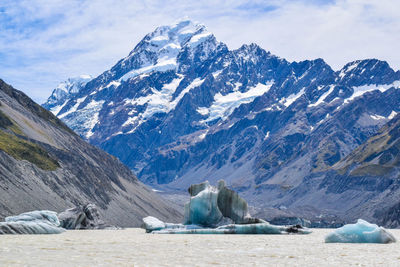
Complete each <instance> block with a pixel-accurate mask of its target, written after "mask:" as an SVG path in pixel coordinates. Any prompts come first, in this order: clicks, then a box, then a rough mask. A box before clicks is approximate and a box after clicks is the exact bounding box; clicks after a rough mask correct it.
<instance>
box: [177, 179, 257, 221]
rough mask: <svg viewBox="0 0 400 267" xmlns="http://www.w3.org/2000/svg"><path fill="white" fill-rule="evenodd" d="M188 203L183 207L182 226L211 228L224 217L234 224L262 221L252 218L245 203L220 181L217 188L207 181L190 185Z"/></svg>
mask: <svg viewBox="0 0 400 267" xmlns="http://www.w3.org/2000/svg"><path fill="white" fill-rule="evenodd" d="M188 191H189V193H190V195H191V198H190V201H189V202H188V203H187V204H186V205H185V221H184V224H196V225H201V226H205V227H213V226H216V225H218V224H219V223H220V221H221V220H222V219H223V218H224V217H226V218H229V219H231V220H232V221H233V222H234V223H235V224H252V223H259V222H262V220H259V219H256V218H252V217H251V216H250V214H249V211H248V207H247V202H246V201H245V200H244V199H243V198H241V197H240V196H239V194H237V193H236V192H235V191H233V190H230V189H228V188H227V187H226V186H225V182H224V181H223V180H220V181H219V182H218V187H217V188H216V187H213V186H211V185H210V183H209V182H208V181H205V182H203V183H201V184H195V185H191V186H190V188H189V190H188Z"/></svg>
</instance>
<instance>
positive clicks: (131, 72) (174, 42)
mask: <svg viewBox="0 0 400 267" xmlns="http://www.w3.org/2000/svg"><path fill="white" fill-rule="evenodd" d="M204 42H211V43H212V44H213V45H212V46H211V47H210V48H208V49H215V46H216V44H217V41H216V39H215V37H214V35H213V34H212V33H211V32H209V31H208V30H207V28H206V27H205V26H204V25H203V24H200V23H195V22H193V21H191V20H189V19H186V18H185V19H183V20H180V21H178V22H176V23H174V24H172V25H167V26H160V27H157V28H156V29H155V30H154V31H153V32H151V33H149V34H147V35H146V36H145V37H144V38H143V39H142V41H140V42H139V43H138V45H137V46H136V47H135V48H134V49H133V50H132V51H131V52H130V53H129V55H128V56H127V57H126V58H124V59H123V60H122V61H121V62H119V64H117V65H116V66H114V68H113V69H114V70H115V71H116V73H118V72H119V70H122V71H123V72H124V73H123V75H122V76H121V77H120V78H119V80H120V81H126V80H128V79H130V78H133V77H136V76H138V75H140V74H144V73H150V72H153V71H168V70H176V69H177V68H178V65H179V63H178V55H179V53H181V52H182V50H185V49H188V50H194V49H196V47H197V46H199V45H200V44H202V43H204ZM205 54H208V52H207V51H205ZM121 74H122V73H121Z"/></svg>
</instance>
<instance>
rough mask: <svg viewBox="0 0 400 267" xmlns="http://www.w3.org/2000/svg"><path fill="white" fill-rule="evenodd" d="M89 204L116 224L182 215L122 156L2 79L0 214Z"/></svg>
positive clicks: (0, 82) (175, 218) (0, 81)
mask: <svg viewBox="0 0 400 267" xmlns="http://www.w3.org/2000/svg"><path fill="white" fill-rule="evenodd" d="M87 203H95V204H96V205H97V206H98V208H99V213H100V215H101V216H102V218H104V220H105V221H106V222H107V223H109V224H113V225H117V226H139V225H140V223H141V219H142V218H143V216H146V215H154V216H160V217H163V218H165V219H170V220H173V221H178V220H180V218H181V213H180V212H178V211H177V210H176V209H175V208H174V206H171V204H169V203H168V202H166V201H165V200H163V199H161V198H160V197H159V196H157V195H156V194H155V193H153V192H152V191H151V190H149V189H148V188H147V187H146V186H144V185H143V184H142V183H141V182H139V181H138V179H137V178H136V177H135V176H134V175H133V174H132V172H131V171H130V169H129V168H127V167H126V166H124V165H123V164H122V163H121V162H120V161H119V160H117V159H116V158H115V157H113V156H111V155H109V154H107V153H105V152H103V151H102V150H100V149H98V148H96V147H94V146H92V145H90V144H88V143H87V142H85V141H84V140H82V139H81V138H80V137H79V136H78V135H77V134H75V133H74V132H73V131H72V130H70V129H69V128H68V127H67V126H66V125H65V124H64V123H63V122H61V121H60V120H59V119H57V118H56V117H55V116H54V115H53V114H51V113H50V112H49V111H47V110H45V109H44V108H42V107H41V106H39V105H38V104H36V103H34V102H33V101H32V100H31V99H30V98H29V97H27V96H26V95H25V94H24V93H22V92H20V91H18V90H16V89H14V88H12V87H11V86H10V85H8V84H6V83H5V82H3V81H2V80H0V217H1V218H4V217H6V216H10V215H15V214H19V213H22V212H26V211H31V210H37V209H39V210H40V209H46V210H54V211H58V212H60V211H64V210H65V209H67V208H71V207H74V206H76V205H83V204H87Z"/></svg>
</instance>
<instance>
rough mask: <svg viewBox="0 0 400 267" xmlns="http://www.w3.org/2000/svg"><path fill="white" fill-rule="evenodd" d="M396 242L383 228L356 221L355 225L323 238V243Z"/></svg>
mask: <svg viewBox="0 0 400 267" xmlns="http://www.w3.org/2000/svg"><path fill="white" fill-rule="evenodd" d="M392 242H396V239H395V237H394V236H393V235H392V234H391V233H389V232H388V231H387V230H386V229H385V228H383V227H379V226H378V225H376V224H371V223H368V222H367V221H364V220H362V219H358V221H357V223H355V224H346V225H345V226H343V227H340V228H338V229H336V230H335V231H334V232H332V233H330V234H328V235H327V236H326V237H325V243H381V244H387V243H392Z"/></svg>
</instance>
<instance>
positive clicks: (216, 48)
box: [53, 20, 400, 214]
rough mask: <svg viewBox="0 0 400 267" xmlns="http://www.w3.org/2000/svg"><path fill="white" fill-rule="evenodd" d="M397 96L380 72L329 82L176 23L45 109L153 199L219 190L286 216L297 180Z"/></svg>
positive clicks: (330, 74)
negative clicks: (125, 170)
mask: <svg viewBox="0 0 400 267" xmlns="http://www.w3.org/2000/svg"><path fill="white" fill-rule="evenodd" d="M399 87H400V72H399V71H397V72H396V71H394V70H393V69H392V68H390V66H389V65H388V63H387V62H384V61H380V60H377V59H367V60H358V61H354V62H350V63H348V64H346V65H345V66H344V67H343V68H342V69H341V70H339V71H334V70H332V68H331V67H330V66H329V65H328V64H326V63H325V62H324V61H323V60H322V59H316V60H306V61H301V62H289V61H287V60H285V59H282V58H279V57H277V56H275V55H272V54H271V53H270V52H267V51H265V50H264V49H262V48H261V47H259V46H257V45H256V44H251V45H243V46H242V47H240V48H238V49H235V50H229V49H228V48H227V46H226V45H225V44H223V43H222V42H219V41H217V40H216V38H215V37H214V35H213V34H212V33H210V32H208V31H207V29H206V28H205V26H203V25H201V24H196V23H193V22H191V21H188V20H184V21H180V22H178V23H177V24H174V25H171V26H162V27H159V28H157V29H156V30H155V31H154V32H152V33H149V34H148V35H146V36H145V37H144V38H143V40H142V41H141V42H139V44H137V45H136V47H135V48H134V49H133V50H132V51H131V52H130V53H129V55H128V56H127V57H126V58H124V59H121V60H120V61H119V62H117V64H116V65H115V66H113V67H112V68H111V69H110V70H108V71H105V72H104V73H103V74H101V75H100V76H98V77H96V78H94V79H92V80H91V81H90V82H88V83H87V84H86V86H85V87H83V88H82V89H81V90H80V91H79V92H78V93H76V94H74V95H73V96H71V97H70V98H69V99H68V100H66V101H60V102H59V103H57V104H56V106H55V107H56V108H54V109H53V110H57V112H55V114H56V115H57V116H58V117H59V118H61V119H62V120H63V121H64V122H65V123H66V124H67V125H69V126H70V127H71V128H72V129H73V130H74V131H76V132H77V133H78V134H79V135H81V136H82V137H84V138H86V139H87V140H88V141H89V142H90V143H92V144H94V145H96V146H99V147H101V148H103V149H104V150H106V151H107V152H109V153H110V154H112V155H114V156H116V157H118V158H119V159H120V160H121V161H122V162H124V163H125V164H127V165H128V166H129V167H130V168H131V169H133V170H134V171H135V172H136V173H137V174H138V177H139V179H141V180H142V181H144V182H146V183H148V184H151V185H152V186H154V187H156V188H159V189H161V190H164V191H172V192H179V191H182V190H186V188H188V186H189V185H190V184H192V183H200V182H202V181H204V180H206V179H208V180H209V181H210V182H211V183H216V181H217V180H219V179H225V180H226V181H227V182H228V184H229V185H231V186H232V187H233V188H234V189H235V190H238V191H239V192H241V195H243V196H244V197H245V198H246V199H247V200H248V201H249V203H251V204H252V205H255V206H257V207H275V208H280V207H282V208H285V209H286V208H291V206H292V204H293V203H294V202H295V201H296V200H297V199H298V198H296V196H295V195H294V193H293V192H299V191H296V190H300V188H304V187H305V186H308V185H309V183H310V180H307V179H308V178H307V179H306V177H312V176H313V175H314V174H317V173H325V172H327V171H329V170H330V169H331V168H332V166H334V165H335V164H336V163H338V162H340V161H341V160H343V159H344V158H345V157H346V156H347V155H349V154H350V153H351V152H352V151H353V150H354V149H355V148H356V147H358V146H359V145H360V144H362V143H363V142H365V141H366V140H367V139H368V138H369V137H371V136H372V135H374V134H375V133H377V131H378V130H379V129H380V128H381V127H382V126H383V125H384V124H386V123H387V122H388V121H389V120H391V119H393V118H394V117H395V115H396V114H397V113H399V112H400V105H399V104H398V103H399V100H400V90H399ZM310 179H311V178H310ZM312 182H313V183H318V181H314V180H312ZM307 193H309V192H308V191H307ZM361 200H365V199H364V196H360V195H359V194H357V192H355V193H354V194H353V195H352V196H351V197H350V199H349V201H353V202H352V203H353V204H354V205H356V204H355V203H358V201H361ZM324 201H325V202H326V198H325V195H324V193H321V194H320V195H318V196H316V195H314V198H313V199H312V201H311V199H310V201H309V203H307V204H305V203H304V205H301V204H299V205H296V206H293V208H296V212H297V213H303V214H308V213H309V212H311V211H312V212H311V213H313V214H319V213H323V212H325V211H324V210H325V208H324V207H323V205H320V203H324ZM353 204H352V205H353ZM300 206H301V208H300ZM344 209H346V207H345V204H343V206H340V205H338V207H337V210H333V209H328V211H329V212H334V213H337V212H339V213H343V212H344Z"/></svg>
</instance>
